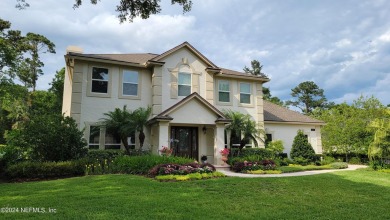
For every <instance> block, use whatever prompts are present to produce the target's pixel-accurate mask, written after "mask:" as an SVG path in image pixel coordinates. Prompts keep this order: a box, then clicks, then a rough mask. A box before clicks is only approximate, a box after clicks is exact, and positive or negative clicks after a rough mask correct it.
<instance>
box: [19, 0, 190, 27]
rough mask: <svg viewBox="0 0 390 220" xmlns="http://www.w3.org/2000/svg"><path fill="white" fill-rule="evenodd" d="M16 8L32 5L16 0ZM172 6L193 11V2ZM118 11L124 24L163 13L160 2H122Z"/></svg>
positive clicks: (79, 1) (174, 0) (183, 0)
mask: <svg viewBox="0 0 390 220" xmlns="http://www.w3.org/2000/svg"><path fill="white" fill-rule="evenodd" d="M16 2H17V4H16V8H19V9H25V8H26V7H29V6H30V5H29V4H28V2H26V0H16ZM90 2H91V4H94V5H95V4H97V3H98V0H90ZM82 3H83V0H75V4H74V5H73V8H78V7H80V6H81V4H82ZM171 4H172V5H173V4H179V5H181V6H182V7H183V13H185V12H189V11H191V7H192V1H191V0H171ZM116 11H117V12H118V13H119V15H118V18H119V21H120V22H121V23H122V22H124V21H126V20H128V21H129V22H133V19H134V18H136V17H141V18H142V19H147V18H149V17H150V15H154V14H158V13H160V12H161V6H160V0H121V1H120V2H119V4H118V5H117V6H116Z"/></svg>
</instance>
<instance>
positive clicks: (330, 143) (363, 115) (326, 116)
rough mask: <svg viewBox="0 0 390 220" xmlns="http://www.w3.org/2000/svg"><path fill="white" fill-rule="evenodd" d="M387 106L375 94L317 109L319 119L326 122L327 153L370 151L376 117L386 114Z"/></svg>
mask: <svg viewBox="0 0 390 220" xmlns="http://www.w3.org/2000/svg"><path fill="white" fill-rule="evenodd" d="M385 110H386V109H385V107H384V106H383V105H382V104H381V103H380V102H379V100H378V99H376V98H374V97H363V96H362V97H360V98H358V99H357V100H354V101H353V103H352V105H348V104H347V103H342V104H339V105H335V106H334V107H332V108H330V109H328V110H323V111H319V112H316V114H314V115H315V116H316V117H317V118H318V119H320V120H323V121H325V122H326V125H325V126H324V127H323V128H322V129H321V134H322V145H323V148H324V152H326V153H339V154H345V155H346V158H347V159H346V160H348V157H349V155H350V154H351V153H352V154H355V155H356V154H367V151H368V147H369V145H370V143H372V141H373V140H374V136H373V135H374V134H373V130H370V129H368V127H369V126H370V124H371V123H372V122H373V121H376V120H379V119H382V118H383V117H385Z"/></svg>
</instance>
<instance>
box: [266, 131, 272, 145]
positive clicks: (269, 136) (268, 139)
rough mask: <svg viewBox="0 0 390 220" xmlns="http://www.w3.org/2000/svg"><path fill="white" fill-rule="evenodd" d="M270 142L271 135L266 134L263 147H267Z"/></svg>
mask: <svg viewBox="0 0 390 220" xmlns="http://www.w3.org/2000/svg"><path fill="white" fill-rule="evenodd" d="M270 142H272V134H266V139H265V146H268V144H269V143H270Z"/></svg>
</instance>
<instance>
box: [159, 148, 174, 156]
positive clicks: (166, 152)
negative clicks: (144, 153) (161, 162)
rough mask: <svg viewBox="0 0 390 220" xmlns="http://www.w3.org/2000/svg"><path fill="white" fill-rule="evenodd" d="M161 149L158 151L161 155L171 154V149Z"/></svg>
mask: <svg viewBox="0 0 390 220" xmlns="http://www.w3.org/2000/svg"><path fill="white" fill-rule="evenodd" d="M162 147H163V148H162V149H161V150H160V152H161V154H162V155H166V156H170V155H171V154H172V152H173V149H172V148H168V147H166V146H162Z"/></svg>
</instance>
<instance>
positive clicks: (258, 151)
mask: <svg viewBox="0 0 390 220" xmlns="http://www.w3.org/2000/svg"><path fill="white" fill-rule="evenodd" d="M230 155H231V157H247V156H253V155H256V156H258V157H259V158H261V160H263V159H274V157H275V155H274V153H273V152H272V151H270V150H268V149H265V148H243V149H241V151H240V150H239V149H237V148H233V149H231V154H230Z"/></svg>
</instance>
